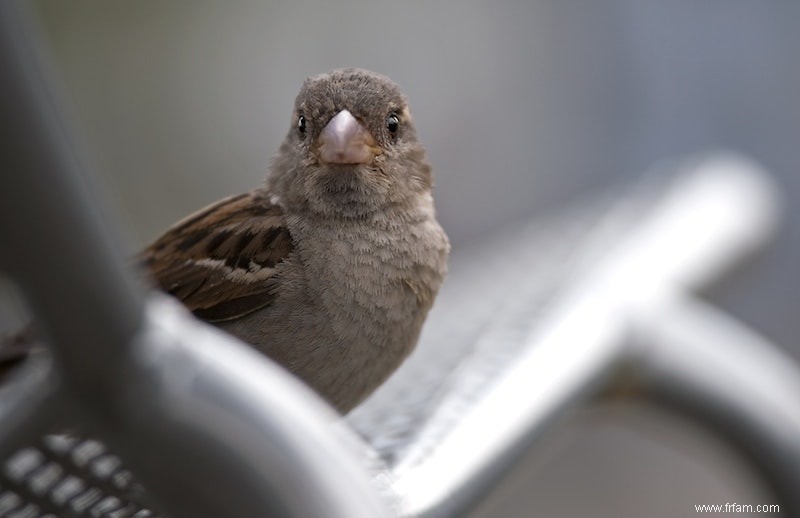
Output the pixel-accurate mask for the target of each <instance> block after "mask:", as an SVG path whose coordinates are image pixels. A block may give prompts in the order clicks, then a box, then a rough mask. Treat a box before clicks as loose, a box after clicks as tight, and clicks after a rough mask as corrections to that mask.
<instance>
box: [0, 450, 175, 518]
mask: <svg viewBox="0 0 800 518" xmlns="http://www.w3.org/2000/svg"><path fill="white" fill-rule="evenodd" d="M146 500H147V496H146V495H145V492H144V489H143V488H142V487H141V486H140V485H139V484H137V483H136V482H135V481H134V478H133V475H132V474H131V472H130V471H128V470H127V469H126V468H125V467H124V466H123V465H122V462H121V460H120V459H119V457H117V456H116V455H114V454H112V453H110V452H109V451H107V449H106V448H105V446H103V444H101V443H100V442H98V441H95V440H92V439H84V438H80V437H78V436H75V435H66V434H54V435H47V436H45V437H43V438H42V439H41V440H40V441H38V442H36V443H34V444H32V445H31V446H30V447H27V448H25V449H22V450H19V451H17V452H16V453H14V454H13V455H12V456H11V457H10V458H8V459H7V460H6V461H5V462H4V463H3V471H2V474H0V517H3V518H6V517H7V518H45V517H48V518H49V517H61V516H64V517H106V518H156V517H159V516H163V514H161V513H158V512H156V511H154V510H153V507H152V504H146V503H145V502H146Z"/></svg>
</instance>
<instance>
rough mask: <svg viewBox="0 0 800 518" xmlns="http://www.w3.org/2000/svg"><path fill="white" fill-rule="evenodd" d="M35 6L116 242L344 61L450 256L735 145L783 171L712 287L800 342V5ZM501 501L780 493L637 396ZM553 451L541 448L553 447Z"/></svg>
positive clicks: (710, 499) (183, 196)
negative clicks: (731, 267) (415, 156)
mask: <svg viewBox="0 0 800 518" xmlns="http://www.w3.org/2000/svg"><path fill="white" fill-rule="evenodd" d="M32 7H33V12H34V14H35V15H36V17H37V18H38V20H39V22H40V29H41V35H42V37H43V41H44V43H45V45H46V50H47V51H48V52H49V54H50V57H51V60H52V64H53V66H54V69H55V71H56V73H57V80H58V81H59V82H60V88H61V90H62V94H63V97H64V98H65V100H66V101H67V104H68V105H69V107H70V110H71V112H72V113H71V114H70V115H71V116H72V118H73V120H74V122H75V126H76V127H77V129H78V130H79V134H80V135H82V138H83V143H84V147H85V148H86V149H87V150H88V152H89V159H90V161H91V162H93V167H94V169H96V170H97V171H99V175H98V183H99V185H100V190H101V191H102V194H103V196H104V197H105V199H106V200H107V205H108V206H109V207H110V210H111V211H112V213H113V216H115V217H116V218H117V220H118V222H119V226H120V228H121V229H122V231H123V233H124V236H123V241H124V242H125V243H126V244H127V245H128V246H130V249H131V250H136V249H138V248H139V247H140V246H142V245H144V244H146V243H147V242H148V241H149V240H151V239H153V238H154V237H155V236H157V235H158V234H159V233H160V232H161V231H162V230H163V229H164V228H165V227H166V226H167V225H168V224H170V223H171V222H173V221H175V220H177V219H178V218H180V217H182V216H184V215H185V214H187V213H188V212H190V211H192V210H194V209H197V208H199V207H201V206H203V205H204V204H206V203H208V202H211V201H213V200H215V199H217V198H219V197H221V196H224V195H227V194H233V193H236V192H240V191H243V190H246V189H250V188H252V187H253V186H256V185H258V184H259V183H260V182H261V181H262V180H263V177H264V174H265V171H266V169H267V167H268V164H269V161H270V158H271V156H272V154H273V153H274V152H275V150H276V149H277V147H278V145H279V143H280V141H281V139H282V138H283V136H284V134H285V132H286V131H287V129H288V128H289V124H290V120H289V115H290V108H291V103H292V101H293V99H294V95H295V94H296V91H297V89H298V87H299V85H300V83H301V82H302V80H303V79H304V78H305V77H306V76H308V75H310V74H316V73H319V72H322V71H326V70H329V69H331V68H334V67H340V66H360V67H365V68H370V69H373V70H376V71H379V72H382V73H385V74H387V75H389V76H391V77H392V78H394V79H395V80H396V81H397V82H398V83H400V84H401V85H402V86H403V88H404V90H405V91H406V93H407V94H408V96H409V98H410V100H411V103H412V111H413V113H414V116H415V120H416V123H417V126H418V132H419V134H420V136H421V138H422V139H423V141H424V143H425V144H426V147H427V148H428V150H429V155H430V159H431V161H432V163H433V164H434V167H435V173H436V183H437V193H436V196H437V203H438V209H439V213H440V216H441V217H440V219H441V220H442V223H443V224H444V226H445V227H446V228H447V230H448V232H449V234H450V236H451V238H452V241H453V244H454V247H455V248H456V250H458V249H459V248H460V247H463V246H466V245H467V244H468V243H469V242H470V241H476V240H480V239H482V238H485V237H486V236H487V235H489V234H491V233H493V232H494V231H496V230H498V229H500V228H502V227H504V226H505V225H507V224H509V223H511V222H514V221H519V220H522V219H526V218H535V217H538V216H541V215H543V214H547V213H549V212H552V211H554V210H557V209H558V208H559V207H561V206H563V205H564V204H567V203H570V202H574V201H575V200H578V199H581V197H582V196H585V195H590V194H591V193H592V192H595V191H599V190H604V191H607V190H609V189H614V188H618V187H622V186H625V185H627V184H629V183H631V182H632V181H635V179H636V178H638V177H639V176H640V175H641V174H642V172H643V171H644V170H645V169H646V168H647V167H648V166H650V165H651V164H653V163H654V162H656V161H658V160H660V159H664V158H674V157H681V156H685V155H687V154H691V153H695V152H698V151H703V150H708V149H717V148H728V149H734V150H738V151H741V152H743V153H746V154H749V155H750V156H752V157H753V158H755V159H756V160H758V161H759V162H761V163H762V164H763V165H764V166H765V167H766V168H767V169H768V170H769V171H771V172H772V173H773V174H774V177H775V180H776V182H777V183H778V184H779V187H780V190H781V193H782V195H783V197H784V202H785V203H784V209H785V210H784V219H783V226H782V228H781V230H780V232H779V235H778V236H777V237H776V240H775V243H774V244H773V245H772V246H771V248H770V249H769V250H767V251H766V252H765V253H763V254H762V255H761V256H759V257H758V258H756V259H755V260H753V261H751V262H750V263H749V264H748V265H746V267H745V268H743V269H742V270H741V271H740V272H739V273H738V274H737V275H736V276H733V277H732V278H730V279H729V280H727V281H726V282H725V283H724V284H722V285H720V286H718V287H716V288H715V289H714V290H713V292H712V293H710V294H709V297H711V298H712V300H713V301H714V302H715V303H717V304H719V305H721V306H722V307H724V308H725V309H726V310H728V311H730V312H732V313H733V314H734V315H736V316H737V317H738V318H740V319H742V320H743V321H745V322H747V323H748V324H749V325H751V326H753V327H754V328H756V329H757V330H759V331H760V332H762V333H763V334H764V335H766V336H767V337H768V338H770V339H771V340H772V341H774V342H775V343H777V344H779V345H781V346H782V347H784V348H786V349H787V350H788V351H790V352H791V354H792V355H794V356H795V357H797V358H800V344H798V340H797V337H798V336H800V318H798V317H800V315H799V314H798V309H799V308H800V275H799V274H798V264H800V210H798V206H800V58H798V56H800V3H798V2H795V1H793V0H785V1H779V0H771V1H764V2H750V1H747V0H710V1H706V2H692V1H689V0H676V1H671V2H663V1H651V0H607V1H604V2H590V1H582V2H581V1H577V0H567V1H556V0H536V1H508V2H487V1H477V0H465V1H454V0H446V1H440V2H424V1H411V2H388V1H367V0H351V1H348V2H319V3H316V2H308V1H305V0H299V1H292V2H288V1H285V2H256V1H236V2H224V3H223V2H215V1H210V0H202V1H192V2H189V1H176V0H168V1H159V2H156V1H152V0H148V1H139V2H122V1H112V2H109V1H99V0H97V1H87V0H80V1H72V2H63V1H61V0H36V1H35V2H33V3H32ZM565 433H566V434H567V435H566V436H565V437H567V438H566V439H562V440H560V441H558V443H559V444H558V445H557V446H556V445H554V446H553V448H552V449H551V451H550V450H548V451H547V452H545V454H539V455H537V458H536V459H531V461H530V462H529V463H528V468H527V469H523V470H521V472H520V473H518V474H517V475H516V477H515V478H514V480H511V481H509V483H508V484H507V487H504V488H503V494H502V497H500V498H498V499H497V500H496V501H494V502H493V503H489V504H487V505H486V507H485V508H484V509H483V510H482V512H483V513H484V514H485V515H493V516H584V515H591V516H598V517H605V516H608V517H612V516H613V517H619V516H648V517H656V518H658V517H674V516H689V515H692V514H694V507H693V506H694V504H702V503H725V502H738V503H752V504H758V503H774V498H772V497H771V495H770V494H769V493H768V492H767V491H766V490H765V489H764V488H763V487H762V485H761V484H760V482H759V481H758V480H757V479H755V478H754V477H753V476H752V475H751V474H750V473H749V472H748V471H747V469H746V466H745V465H744V464H743V462H742V461H741V459H739V458H738V457H737V456H736V455H735V454H734V453H733V452H731V451H730V450H729V449H727V448H726V447H725V446H724V445H721V444H718V443H716V442H715V441H714V440H713V438H711V437H709V436H707V435H706V434H705V433H704V432H703V431H701V430H698V429H696V428H694V427H692V426H691V425H689V424H687V423H683V422H680V421H676V420H675V419H674V418H672V417H670V416H667V415H665V414H661V413H659V412H658V411H655V410H651V409H643V408H612V409H603V410H598V411H597V412H593V413H591V414H590V415H587V416H584V417H583V418H581V419H579V420H576V421H573V422H571V423H570V424H569V425H567V426H566V427H565ZM545 449H546V448H545Z"/></svg>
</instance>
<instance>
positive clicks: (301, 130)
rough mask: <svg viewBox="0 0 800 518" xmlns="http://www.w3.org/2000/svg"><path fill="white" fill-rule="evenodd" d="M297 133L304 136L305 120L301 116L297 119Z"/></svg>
mask: <svg viewBox="0 0 800 518" xmlns="http://www.w3.org/2000/svg"><path fill="white" fill-rule="evenodd" d="M297 132H298V133H300V134H301V135H305V134H306V118H305V117H304V116H302V115H300V116H299V117H297Z"/></svg>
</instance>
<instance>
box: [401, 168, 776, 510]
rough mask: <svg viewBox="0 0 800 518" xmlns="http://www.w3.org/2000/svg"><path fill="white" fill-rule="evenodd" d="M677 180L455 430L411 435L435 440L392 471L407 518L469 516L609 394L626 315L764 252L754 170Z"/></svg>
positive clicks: (688, 174)
mask: <svg viewBox="0 0 800 518" xmlns="http://www.w3.org/2000/svg"><path fill="white" fill-rule="evenodd" d="M686 169H687V170H685V171H683V172H682V174H681V175H680V176H679V177H678V178H677V179H676V180H675V181H674V183H673V184H672V185H671V188H670V193H669V194H668V195H667V197H666V199H664V201H662V202H661V204H659V205H658V206H656V207H654V208H653V212H652V213H651V216H650V217H648V218H647V219H646V220H645V221H643V222H642V223H641V225H639V226H638V227H637V230H636V231H635V232H634V233H633V234H632V235H630V236H627V238H625V239H623V240H622V241H621V242H620V244H619V245H617V246H616V247H614V248H613V249H612V250H610V252H609V253H608V255H607V256H606V258H605V260H602V261H601V262H599V263H598V264H596V265H593V267H592V268H591V269H590V270H589V271H587V272H586V274H585V276H584V277H583V278H582V279H577V280H576V281H575V283H574V284H573V288H572V289H571V290H569V291H568V292H567V293H566V294H565V295H564V296H563V297H562V299H561V300H560V302H559V303H558V304H557V305H556V306H555V308H554V309H553V310H552V311H551V312H550V313H549V315H548V317H547V318H545V319H544V320H543V322H542V323H541V325H538V326H537V327H536V330H535V332H534V334H532V335H531V336H529V337H528V339H527V341H526V342H527V343H528V344H530V345H529V347H528V348H527V349H526V350H525V352H524V353H522V354H521V355H520V356H519V357H518V358H517V359H516V360H515V363H514V365H513V366H512V367H510V368H509V369H508V370H507V371H506V372H505V373H504V374H503V376H501V377H500V378H499V379H497V380H493V381H492V383H491V386H490V387H488V388H487V389H486V390H485V391H484V394H483V395H482V397H481V399H480V401H479V402H477V403H475V404H473V405H472V406H470V407H469V408H467V409H466V410H464V414H463V415H462V416H459V417H458V418H457V419H456V420H457V421H458V422H457V424H452V423H451V425H452V426H450V428H448V430H447V431H446V432H444V434H443V432H442V431H441V430H435V429H431V430H427V431H423V432H422V433H421V434H420V435H421V436H423V435H426V434H432V435H439V436H440V437H439V439H438V440H437V441H435V445H434V446H432V447H430V442H426V443H425V445H426V446H428V449H423V450H419V451H412V452H411V453H410V454H409V455H407V456H406V457H405V458H404V459H402V460H401V461H400V462H399V463H398V464H397V465H396V467H395V470H394V475H395V483H394V488H395V490H396V491H397V492H398V494H399V495H400V497H401V499H402V502H403V508H402V514H403V515H404V516H460V515H463V514H464V513H466V512H467V511H468V510H469V509H470V508H471V507H472V506H473V505H474V504H475V503H476V502H477V501H479V500H480V499H481V498H482V497H483V496H484V495H485V494H486V493H487V492H488V491H489V490H490V489H491V488H493V487H495V486H496V484H498V482H499V480H500V479H501V478H502V477H503V476H504V475H505V473H507V472H508V471H509V470H510V469H511V468H512V467H513V466H514V465H515V462H516V460H517V459H518V458H519V455H518V454H519V453H520V452H521V451H523V450H524V449H526V448H527V447H529V446H530V445H531V444H532V443H533V441H534V440H535V439H536V438H537V437H538V436H539V434H540V433H541V432H542V431H543V430H545V429H546V428H547V427H549V426H551V425H552V424H553V423H554V422H555V421H556V419H557V418H558V417H559V416H560V415H561V414H562V413H563V412H565V411H566V410H568V409H570V408H572V407H574V405H575V404H576V403H577V402H580V401H583V400H587V399H588V398H589V397H590V396H592V395H596V394H598V393H600V391H601V389H603V388H606V387H608V386H609V384H610V383H611V382H612V381H613V380H614V376H615V375H616V374H617V373H618V367H620V366H622V365H624V362H625V360H626V358H627V354H628V347H627V340H626V336H627V333H628V332H629V327H630V323H631V318H632V317H633V316H634V315H636V314H637V313H639V312H641V311H647V310H652V311H656V309H655V308H660V307H661V306H662V305H663V304H665V303H666V301H667V297H668V295H671V294H672V293H674V292H675V291H682V290H696V289H698V288H700V287H702V286H703V285H705V284H707V283H709V282H711V281H712V280H714V279H715V278H716V277H717V276H719V275H721V274H722V273H723V272H724V271H726V270H728V269H729V268H730V267H731V266H732V265H733V264H735V263H737V262H738V261H740V260H741V259H742V258H743V257H744V256H746V255H747V254H748V253H750V252H752V251H754V250H755V249H757V248H759V247H760V246H761V245H762V244H764V243H765V242H766V240H767V238H768V237H769V236H770V235H771V233H772V230H773V229H774V226H775V223H776V219H777V218H776V216H777V212H776V206H777V201H776V196H775V193H774V190H773V188H772V185H771V184H770V183H769V182H768V180H767V178H766V176H765V175H764V173H763V171H761V169H760V168H758V167H757V166H756V165H755V164H752V163H751V162H749V161H746V160H743V159H741V158H739V157H736V156H731V155H721V156H716V157H711V158H709V159H707V160H704V161H700V162H698V163H694V164H691V166H690V167H687V168H686ZM517 246H524V244H519V245H517ZM506 253H513V251H512V250H506ZM443 406H444V405H443ZM442 412H447V409H446V408H445V409H444V410H442ZM431 422H436V419H435V418H434V419H431Z"/></svg>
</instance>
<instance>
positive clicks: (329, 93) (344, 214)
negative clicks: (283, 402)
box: [0, 68, 450, 413]
mask: <svg viewBox="0 0 800 518" xmlns="http://www.w3.org/2000/svg"><path fill="white" fill-rule="evenodd" d="M432 185H433V183H432V175H431V167H430V165H429V163H428V160H427V158H426V154H425V150H424V148H423V146H422V145H421V144H420V142H419V140H418V139H417V135H416V131H415V128H414V123H413V120H412V117H411V112H410V110H409V107H408V102H407V100H406V97H405V96H404V95H403V93H402V92H401V91H400V89H399V87H398V86H397V85H396V84H395V83H394V82H392V81H391V80H390V79H389V78H387V77H385V76H383V75H379V74H376V73H373V72H369V71H366V70H361V69H355V68H346V69H338V70H333V71H331V72H329V73H326V74H321V75H317V76H313V77H310V78H308V79H306V80H305V82H304V83H303V85H302V87H301V89H300V93H299V94H298V95H297V98H296V100H295V103H294V109H293V111H292V116H291V122H290V128H289V132H288V134H287V135H286V137H285V139H284V140H283V143H282V144H281V145H280V148H279V150H278V153H277V155H276V156H275V158H274V159H273V161H272V163H271V166H270V168H269V172H268V174H267V178H266V182H265V184H264V185H263V186H260V187H258V188H256V189H254V190H253V191H251V192H247V193H244V194H239V195H236V196H231V197H228V198H225V199H223V200H220V201H218V202H216V203H214V204H212V205H210V206H208V207H206V208H204V209H202V210H200V211H198V212H196V213H194V214H192V215H190V216H188V217H187V218H185V219H183V220H182V221H179V222H178V223H176V224H175V225H174V226H172V227H171V228H169V229H168V230H167V231H166V232H165V233H164V234H163V235H162V236H161V237H159V238H158V239H156V240H155V242H153V243H152V244H151V245H150V246H148V247H147V248H146V249H145V250H144V251H143V252H142V253H141V255H140V257H139V261H141V264H142V265H143V266H144V270H145V274H146V276H148V277H149V278H150V279H151V280H152V282H153V283H154V284H155V285H156V286H157V287H158V288H160V289H161V290H163V291H165V292H166V293H168V294H170V295H172V296H173V297H175V298H176V299H178V300H179V301H180V302H182V303H183V304H184V305H185V306H186V308H188V309H189V311H191V312H192V313H193V314H194V315H195V316H196V317H197V318H199V319H201V320H204V321H206V322H209V323H211V324H213V325H215V326H218V327H219V328H221V329H223V330H225V331H227V332H229V333H231V334H232V335H234V336H236V337H238V338H240V339H241V340H243V341H244V342H246V343H248V344H250V345H251V346H253V347H255V348H256V349H257V350H259V351H261V352H263V353H264V354H266V355H267V356H268V357H270V358H271V359H272V360H274V361H275V362H277V363H278V364H280V365H282V366H283V367H285V368H286V369H287V370H288V371H290V372H291V373H293V374H294V375H296V376H297V377H299V378H300V379H301V380H303V381H304V382H305V383H307V384H308V385H309V386H310V387H311V388H312V389H314V390H315V391H316V392H317V393H318V394H319V395H320V396H322V397H323V398H324V399H326V400H327V401H328V402H329V403H330V404H331V405H332V406H333V407H334V408H336V409H337V410H338V411H340V412H342V413H346V412H348V411H349V410H351V409H352V408H353V407H354V406H356V405H357V404H358V403H359V402H361V401H362V400H363V399H365V398H366V397H367V396H368V395H369V394H370V393H371V392H372V391H373V390H375V388H377V387H378V386H379V385H380V384H381V383H382V382H383V381H384V380H385V379H386V378H387V377H388V376H389V375H390V374H391V373H392V372H393V371H394V370H395V369H396V368H397V367H398V366H399V365H400V364H401V362H402V361H403V360H404V359H405V358H406V357H407V356H408V355H409V353H410V352H411V351H412V350H413V349H414V346H415V344H416V342H417V339H418V337H419V334H420V329H421V327H422V325H423V322H424V321H425V317H426V315H427V313H428V310H429V309H430V308H431V305H432V304H433V302H434V299H435V297H436V294H437V292H438V290H439V287H440V285H441V284H442V281H443V279H444V277H445V274H446V270H447V259H448V255H449V251H450V245H449V241H448V238H447V235H446V234H445V232H444V231H443V230H442V228H441V226H440V225H439V223H438V222H437V220H436V215H435V210H434V203H433V198H432ZM12 345H13V347H12V348H8V349H7V350H6V360H8V357H9V355H11V356H13V355H14V351H18V350H19V340H17V341H16V343H15V344H12ZM0 349H2V348H0ZM0 356H2V355H0ZM6 363H8V361H6Z"/></svg>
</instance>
